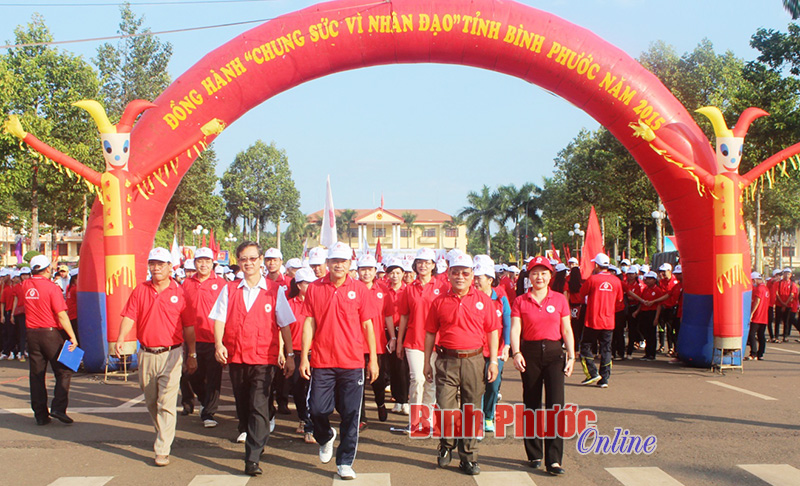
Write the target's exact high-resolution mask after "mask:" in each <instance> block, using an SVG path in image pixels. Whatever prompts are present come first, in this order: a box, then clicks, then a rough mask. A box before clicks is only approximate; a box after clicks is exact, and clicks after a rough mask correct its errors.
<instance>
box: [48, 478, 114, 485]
mask: <svg viewBox="0 0 800 486" xmlns="http://www.w3.org/2000/svg"><path fill="white" fill-rule="evenodd" d="M112 479H114V476H84V477H72V478H58V479H56V480H55V481H53V482H52V483H50V484H49V485H48V486H103V485H104V484H106V483H107V482H109V481H111V480H112Z"/></svg>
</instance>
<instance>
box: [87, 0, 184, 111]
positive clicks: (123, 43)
mask: <svg viewBox="0 0 800 486" xmlns="http://www.w3.org/2000/svg"><path fill="white" fill-rule="evenodd" d="M120 16H121V20H120V23H119V30H117V33H119V34H121V35H124V36H128V37H125V38H123V39H121V40H120V41H119V42H118V43H117V45H116V46H114V45H112V44H110V43H105V44H102V45H101V46H100V47H98V48H97V57H96V58H94V59H93V61H94V63H95V65H96V66H97V68H98V69H99V71H100V83H101V91H102V94H103V102H104V104H105V107H106V110H107V111H108V113H109V116H111V115H115V116H119V115H121V114H122V112H123V111H124V110H125V106H127V104H128V103H129V102H131V101H133V100H135V99H143V100H148V101H153V100H155V99H156V98H157V97H158V95H160V94H161V93H162V92H163V91H164V89H166V87H167V86H169V84H170V83H171V82H172V81H171V79H170V75H169V72H168V71H167V65H168V64H169V61H170V58H171V57H172V45H171V44H170V43H169V42H161V41H160V40H159V38H158V37H156V36H154V35H137V34H142V33H147V32H150V29H149V28H148V27H145V26H144V16H141V17H138V18H137V17H136V15H135V14H134V13H133V11H132V10H131V6H130V3H127V2H126V3H124V4H122V5H121V6H120Z"/></svg>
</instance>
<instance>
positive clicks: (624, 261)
mask: <svg viewBox="0 0 800 486" xmlns="http://www.w3.org/2000/svg"><path fill="white" fill-rule="evenodd" d="M630 264H631V261H630V260H628V259H627V258H623V259H622V262H620V266H622V265H630Z"/></svg>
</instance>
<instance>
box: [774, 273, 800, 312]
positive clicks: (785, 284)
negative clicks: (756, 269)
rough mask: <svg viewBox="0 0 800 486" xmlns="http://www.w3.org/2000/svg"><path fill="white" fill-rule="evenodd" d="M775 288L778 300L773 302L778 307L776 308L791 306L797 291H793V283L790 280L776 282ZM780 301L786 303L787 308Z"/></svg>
mask: <svg viewBox="0 0 800 486" xmlns="http://www.w3.org/2000/svg"><path fill="white" fill-rule="evenodd" d="M776 287H777V293H778V299H777V300H776V301H775V303H776V304H777V305H778V307H783V308H786V307H789V306H791V301H792V299H794V297H795V296H796V295H797V290H795V286H794V283H793V282H792V281H791V280H781V281H780V282H778V285H777V286H776ZM793 293H794V295H793ZM781 299H783V301H784V302H787V303H788V304H789V306H785V305H783V304H781Z"/></svg>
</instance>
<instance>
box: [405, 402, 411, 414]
mask: <svg viewBox="0 0 800 486" xmlns="http://www.w3.org/2000/svg"><path fill="white" fill-rule="evenodd" d="M403 415H411V405H409V404H407V403H404V404H403Z"/></svg>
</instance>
